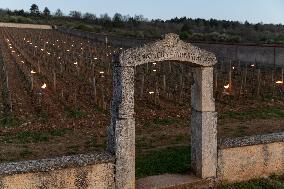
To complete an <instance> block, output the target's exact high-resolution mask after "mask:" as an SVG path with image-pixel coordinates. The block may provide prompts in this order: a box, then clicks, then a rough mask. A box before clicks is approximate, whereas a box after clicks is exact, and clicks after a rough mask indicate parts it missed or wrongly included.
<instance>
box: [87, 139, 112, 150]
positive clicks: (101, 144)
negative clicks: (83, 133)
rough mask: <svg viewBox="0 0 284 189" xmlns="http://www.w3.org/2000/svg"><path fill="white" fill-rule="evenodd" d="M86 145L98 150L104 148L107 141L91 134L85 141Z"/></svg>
mask: <svg viewBox="0 0 284 189" xmlns="http://www.w3.org/2000/svg"><path fill="white" fill-rule="evenodd" d="M86 146H87V147H88V148H91V149H93V150H98V149H106V147H107V141H106V140H102V141H99V140H98V139H97V137H96V136H92V137H91V138H90V139H89V140H88V141H87V142H86Z"/></svg>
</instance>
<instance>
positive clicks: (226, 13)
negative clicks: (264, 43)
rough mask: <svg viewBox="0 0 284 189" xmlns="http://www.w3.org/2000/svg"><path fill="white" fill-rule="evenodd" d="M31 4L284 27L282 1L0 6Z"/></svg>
mask: <svg viewBox="0 0 284 189" xmlns="http://www.w3.org/2000/svg"><path fill="white" fill-rule="evenodd" d="M33 3H36V4H37V5H38V6H39V8H40V10H41V11H42V10H43V9H44V7H45V6H47V7H48V8H49V9H50V10H51V11H52V12H54V11H55V10H56V9H57V8H60V9H61V10H62V11H63V12H64V13H65V14H68V13H69V11H71V10H78V11H81V12H90V13H94V14H96V15H97V16H99V15H100V14H103V13H108V14H109V15H110V16H113V14H114V13H116V12H119V13H121V14H123V15H127V14H129V15H130V16H134V15H135V14H142V15H144V17H146V18H149V19H152V18H154V19H156V18H161V19H170V18H174V17H183V16H186V17H190V18H206V19H210V18H216V19H224V20H234V21H241V22H244V21H245V20H248V21H249V22H251V23H258V22H263V23H274V24H279V23H281V24H284V0H0V7H1V8H9V9H24V10H29V8H30V6H31V4H33Z"/></svg>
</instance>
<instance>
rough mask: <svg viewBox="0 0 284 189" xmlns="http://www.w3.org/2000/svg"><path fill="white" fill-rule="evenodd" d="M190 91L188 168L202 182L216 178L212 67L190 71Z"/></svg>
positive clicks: (215, 128)
mask: <svg viewBox="0 0 284 189" xmlns="http://www.w3.org/2000/svg"><path fill="white" fill-rule="evenodd" d="M193 77H194V84H193V85H192V88H191V106H192V115H191V144H192V145H191V146H192V147H191V148H192V149H191V159H192V160H191V166H192V169H193V171H194V172H195V174H196V175H197V176H199V177H201V178H210V177H216V172H217V113H216V112H215V100H214V98H213V67H195V68H193Z"/></svg>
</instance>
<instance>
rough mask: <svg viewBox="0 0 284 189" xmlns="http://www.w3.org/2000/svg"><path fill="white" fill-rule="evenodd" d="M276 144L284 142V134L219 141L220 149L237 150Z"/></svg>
mask: <svg viewBox="0 0 284 189" xmlns="http://www.w3.org/2000/svg"><path fill="white" fill-rule="evenodd" d="M274 142H284V132H281V133H272V134H264V135H254V136H245V137H237V138H224V139H220V140H219V141H218V148H219V149H225V148H236V147H243V146H252V145H258V144H269V143H274Z"/></svg>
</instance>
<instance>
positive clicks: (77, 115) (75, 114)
mask: <svg viewBox="0 0 284 189" xmlns="http://www.w3.org/2000/svg"><path fill="white" fill-rule="evenodd" d="M66 112H67V115H68V116H69V117H70V118H76V119H79V118H84V117H86V116H87V115H88V113H87V112H84V111H82V110H80V109H75V110H73V109H66Z"/></svg>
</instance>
